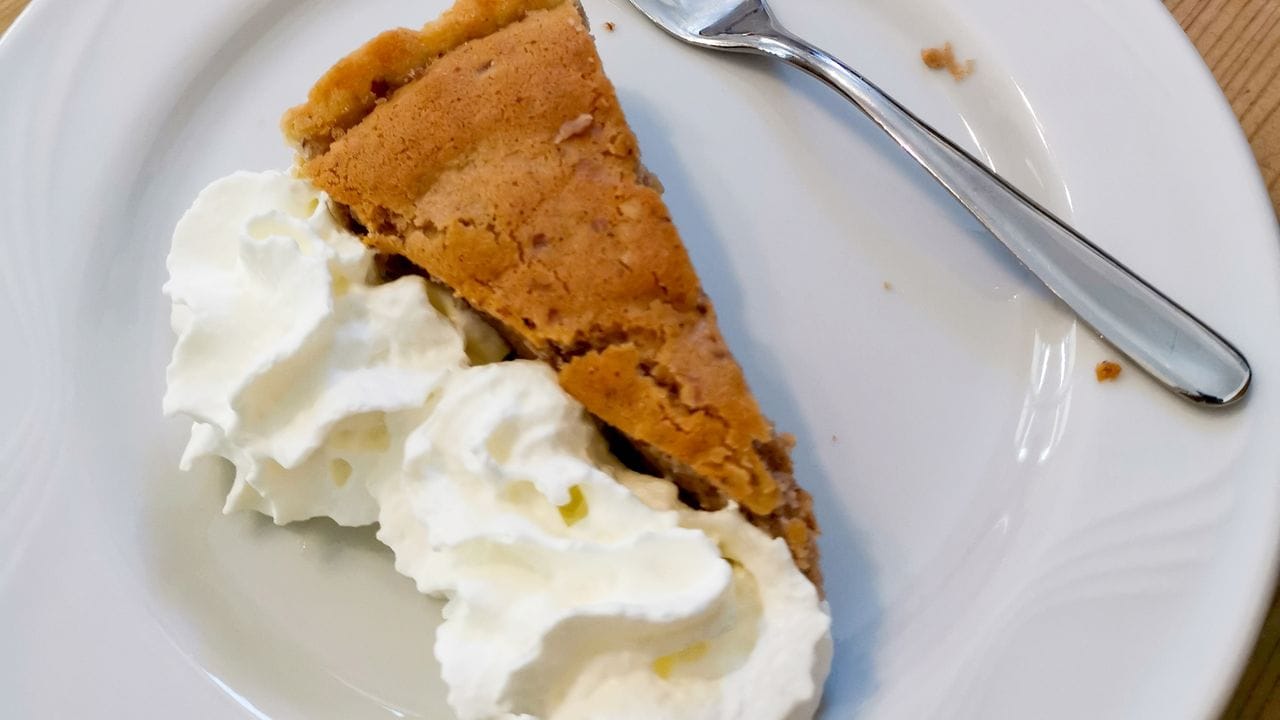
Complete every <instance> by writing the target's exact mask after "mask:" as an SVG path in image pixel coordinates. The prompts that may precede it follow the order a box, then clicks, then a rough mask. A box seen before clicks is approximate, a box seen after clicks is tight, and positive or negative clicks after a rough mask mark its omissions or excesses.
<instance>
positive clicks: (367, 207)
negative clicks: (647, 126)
mask: <svg viewBox="0 0 1280 720" xmlns="http://www.w3.org/2000/svg"><path fill="white" fill-rule="evenodd" d="M498 5H501V8H502V12H505V13H506V14H505V15H503V16H502V17H504V18H507V19H508V21H509V22H508V23H507V24H505V26H504V29H502V30H501V31H500V32H492V31H491V32H490V33H488V34H482V35H479V36H475V35H474V33H472V32H471V30H472V29H474V28H476V27H480V23H478V22H477V21H475V19H474V18H472V15H474V13H476V12H479V11H480V10H479V9H480V8H482V7H488V8H494V7H497V6H498ZM547 5H553V7H550V8H549V9H543V8H544V7H545V6H547ZM451 18H452V20H451ZM457 18H472V20H471V21H470V24H468V25H467V27H468V28H469V29H468V30H467V31H466V32H462V31H458V32H455V33H454V34H451V35H449V37H451V38H456V37H466V38H467V40H466V41H464V42H462V43H460V44H454V46H453V48H452V50H451V51H449V52H445V53H443V54H439V55H437V54H432V55H431V58H430V61H429V64H427V65H425V67H421V68H412V67H406V66H405V65H403V64H397V65H395V66H394V68H393V70H394V72H395V73H399V74H400V75H402V76H405V77H410V76H412V78H413V79H412V81H411V82H407V83H406V84H403V85H402V86H401V87H400V88H399V89H398V90H396V91H395V92H393V93H391V94H390V95H389V96H388V97H387V98H386V99H385V100H384V101H380V102H370V103H367V104H366V106H365V110H366V111H367V112H366V114H365V115H364V116H363V117H356V116H355V115H354V114H353V113H350V112H348V111H347V110H346V109H345V108H347V107H348V105H346V104H343V103H344V102H345V101H341V100H340V98H343V97H347V96H348V94H347V93H346V90H349V89H350V88H352V87H358V86H359V85H360V84H361V83H362V82H363V80H362V78H366V77H371V76H382V75H384V74H385V73H380V72H379V71H378V67H376V65H377V63H378V62H380V60H379V58H381V57H382V55H381V51H373V52H366V51H367V50H368V48H366V49H365V50H362V51H357V53H356V54H354V55H352V56H351V57H350V58H347V60H344V61H343V63H339V65H338V66H337V67H335V70H334V71H331V72H330V74H329V75H326V77H325V79H324V80H322V81H321V85H318V86H317V89H316V90H313V91H312V95H311V100H310V101H309V103H308V105H305V106H303V107H302V108H300V109H295V110H293V111H291V112H290V114H289V116H287V119H286V123H285V124H286V130H287V131H288V132H290V137H291V138H292V139H294V140H295V141H298V142H299V143H300V144H301V145H302V146H303V147H304V148H307V149H308V150H309V152H308V155H309V156H310V159H309V160H307V161H306V162H305V163H304V164H303V165H302V172H303V174H304V175H306V176H307V177H309V178H310V179H311V180H312V181H314V182H315V183H316V184H317V185H318V186H319V187H320V188H322V189H323V190H325V191H326V192H328V193H329V194H330V196H331V197H332V198H333V199H334V200H335V201H337V202H339V203H342V204H343V205H344V206H346V207H347V209H348V210H349V211H350V213H351V215H352V216H353V217H354V218H355V220H356V221H357V222H359V223H360V224H361V225H363V226H364V228H366V229H367V233H368V234H367V236H366V240H367V241H368V242H369V244H370V245H372V246H374V247H376V248H378V249H380V250H383V251H385V252H392V253H397V254H402V255H404V256H406V257H408V258H409V259H410V260H412V261H413V262H414V263H415V264H417V265H419V266H421V267H422V268H424V269H425V270H426V271H427V273H429V274H430V275H431V276H432V277H433V278H435V279H436V280H439V281H440V282H443V283H444V284H446V285H448V286H449V287H451V288H453V290H454V292H455V293H457V294H458V295H459V296H460V297H461V298H463V299H464V300H465V301H466V302H468V303H469V304H470V305H471V306H472V307H474V308H475V309H477V310H478V311H480V312H481V313H483V314H484V315H486V316H487V317H488V318H489V319H490V320H491V321H492V322H494V323H495V325H496V326H498V327H499V328H500V329H501V330H502V331H503V332H504V334H505V335H506V336H507V337H508V338H510V339H512V340H513V341H514V342H513V344H514V345H515V346H516V347H517V348H518V350H519V351H521V353H522V354H524V355H526V356H532V357H538V358H541V359H543V360H546V361H548V362H550V363H551V364H552V365H554V366H555V367H556V368H557V370H558V371H559V377H560V382H561V384H562V386H563V387H564V388H565V390H566V391H568V392H569V393H570V394H571V395H573V396H574V397H575V398H577V399H578V400H579V401H580V402H582V403H583V405H584V406H586V408H587V409H588V410H589V411H590V412H592V413H593V414H594V415H596V416H597V417H598V418H600V419H601V420H602V421H603V422H605V423H607V424H609V425H611V426H613V427H614V428H616V429H617V430H619V431H620V432H621V433H622V434H623V435H625V436H626V437H627V438H629V439H630V440H631V441H632V442H634V443H635V444H636V446H637V447H638V448H640V449H641V450H642V452H644V453H645V455H646V456H648V457H649V458H650V460H651V461H652V462H654V463H655V464H656V465H657V466H659V467H660V468H661V469H663V470H664V471H665V472H666V473H667V474H668V475H669V476H671V477H672V479H674V480H676V481H677V482H678V483H679V484H681V486H682V487H683V488H684V489H685V490H686V491H688V492H691V493H693V494H694V495H696V496H698V497H699V499H700V500H701V501H702V502H703V504H705V505H708V506H716V505H722V504H723V502H724V499H725V498H729V499H733V500H736V501H737V502H739V503H740V504H741V505H742V506H743V508H744V512H746V513H747V515H748V517H750V518H751V519H752V520H753V522H755V523H756V524H757V525H759V526H760V527H762V528H764V529H766V530H767V531H769V532H771V533H772V534H774V535H776V536H778V537H783V538H785V539H786V540H787V542H788V543H789V545H790V546H791V548H792V551H793V554H794V555H795V557H796V560H797V564H798V565H799V566H800V567H801V569H803V570H805V571H806V572H807V573H809V574H810V577H813V578H814V579H815V582H817V581H818V567H817V555H816V546H815V541H816V537H817V528H816V524H815V523H814V521H813V515H812V507H811V505H812V503H811V501H810V500H809V498H808V495H807V494H805V493H804V492H803V491H802V490H800V489H799V488H798V487H796V485H795V481H794V479H793V478H792V475H791V465H790V459H789V457H788V455H787V449H788V447H789V445H788V442H787V440H786V439H785V438H779V437H776V436H775V433H774V430H773V427H772V425H771V424H770V423H769V422H768V420H766V419H765V418H764V416H763V415H762V414H761V412H760V409H759V407H758V406H757V404H756V401H755V398H754V396H753V395H752V394H751V392H750V390H749V389H748V387H747V384H746V380H745V378H744V377H743V374H742V370H741V368H740V367H739V366H738V364H737V362H736V361H735V360H734V359H733V357H732V355H731V354H730V352H729V350H728V348H727V347H726V346H725V343H724V340H723V338H722V336H721V334H720V331H719V329H718V327H717V325H716V318H715V313H714V310H713V309H712V307H711V303H710V302H709V301H708V300H707V298H706V296H705V295H704V294H703V291H702V287H701V285H700V283H699V281H698V278H697V275H696V273H695V272H694V269H693V265H692V263H691V262H690V261H689V257H688V255H687V253H686V251H685V248H684V245H683V243H682V242H681V240H680V237H679V235H678V234H677V232H676V229H675V226H674V225H673V224H672V222H671V219H670V216H669V213H668V211H667V208H666V205H665V204H664V203H663V202H662V198H661V197H660V195H659V194H658V191H657V190H655V188H654V184H652V181H651V179H650V178H649V177H648V176H647V174H645V173H643V172H642V171H641V169H640V165H639V151H638V148H637V145H636V140H635V137H634V135H633V134H632V133H631V131H630V129H629V127H628V126H627V124H626V120H625V118H624V117H623V114H622V110H621V108H620V107H619V105H618V101H617V97H616V95H615V93H614V90H613V87H612V85H611V84H610V83H609V81H608V79H607V78H606V77H605V76H604V73H603V70H602V68H601V66H600V60H599V57H598V56H597V54H596V50H595V45H594V43H593V42H592V40H591V37H590V35H589V34H588V33H587V31H586V28H585V26H584V24H583V20H582V18H581V17H580V16H579V14H578V12H577V10H576V8H575V7H574V6H573V5H571V4H568V3H563V4H556V3H552V2H546V1H545V0H528V1H527V2H520V0H507V1H506V2H501V3H498V2H494V1H493V0H488V1H482V0H463V2H462V3H460V4H459V5H458V6H457V7H455V9H454V10H452V11H450V13H449V14H447V15H446V16H445V17H444V18H442V19H441V20H440V21H437V22H436V23H433V24H432V25H429V26H428V30H431V31H432V32H433V33H435V34H436V35H440V34H441V33H442V32H443V31H442V30H440V28H441V27H443V26H445V25H448V23H446V21H450V22H455V21H457ZM451 27H453V26H451ZM433 28H434V29H433ZM455 29H456V28H455ZM386 37H387V35H385V34H384V35H383V36H380V37H379V38H377V39H375V40H374V41H373V43H372V44H373V45H378V44H384V43H387V42H388V41H386V40H384V38H386ZM433 37H434V36H433ZM396 42H398V43H401V44H407V45H411V46H412V45H414V43H413V42H408V41H401V40H397V41H396ZM429 44H431V45H432V47H440V46H441V45H440V43H439V41H438V39H433V40H431V41H430V43H429ZM390 56H391V57H393V58H394V59H395V61H396V62H397V63H398V62H401V60H403V59H404V58H406V57H410V55H407V54H400V53H392V54H391V55H390ZM361 64H373V65H375V67H371V68H365V69H361V68H359V67H358V66H359V65H361ZM351 78H356V79H355V80H351V81H350V82H348V81H349V80H350V79H351ZM353 83H354V84H353ZM322 86H324V87H327V88H333V87H339V88H345V89H344V90H342V91H339V92H338V93H337V97H339V100H333V97H331V96H330V93H331V90H329V89H324V88H322ZM362 97H363V96H362ZM331 100H332V101H333V102H330V101H331ZM335 103H336V104H335ZM313 105H314V107H313ZM334 107H337V108H339V110H338V111H336V112H335V111H334V110H333V109H332V108H334ZM301 118H307V119H308V120H307V121H306V122H305V123H303V122H296V121H297V120H299V119H301ZM316 118H321V119H322V121H321V122H320V123H319V125H316V124H315V122H313V121H314V120H315V119H316ZM325 118H327V120H323V119H325ZM325 123H329V125H328V126H327V127H321V126H323V125H325ZM330 128H331V129H332V130H333V132H330V130H329V129H330ZM317 138H320V139H321V140H319V141H317V140H316V139H317Z"/></svg>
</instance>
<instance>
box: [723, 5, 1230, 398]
mask: <svg viewBox="0 0 1280 720" xmlns="http://www.w3.org/2000/svg"><path fill="white" fill-rule="evenodd" d="M740 21H742V22H741V23H740V24H739V25H738V27H737V28H735V29H734V30H735V35H738V37H739V39H741V40H743V41H744V42H746V43H747V45H748V46H749V47H750V48H751V49H753V50H755V51H756V52H759V53H763V54H766V55H771V56H773V57H776V58H779V59H782V60H785V61H787V62H788V63H790V64H792V65H795V66H796V67H799V68H800V69H802V70H804V71H806V72H808V73H809V74H811V75H814V76H816V77H817V78H819V79H820V80H822V81H824V82H826V83H827V84H828V85H830V86H831V87H832V88H834V89H835V90H837V91H838V92H839V93H840V94H841V95H844V96H845V97H846V98H848V99H849V100H850V101H852V102H853V104H854V105H857V106H858V108H859V109H860V110H862V111H863V112H864V113H866V114H867V115H868V116H869V117H870V118H871V119H872V120H873V121H875V123H876V124H877V125H879V126H880V128H881V129H883V130H884V131H885V132H887V133H888V134H889V135H890V137H892V138H893V139H894V140H895V141H896V142H897V143H898V144H899V145H901V146H902V149H904V150H906V151H907V152H908V153H909V154H910V155H911V156H912V157H913V158H915V159H916V161H917V162H919V163H920V165H922V166H923V167H924V169H925V170H927V171H929V174H930V175H932V176H933V177H934V178H935V179H937V181H938V182H939V183H941V184H942V186H943V187H945V188H946V189H947V190H948V191H949V192H950V193H951V194H952V195H954V196H955V198H956V199H957V200H959V201H960V202H961V203H962V204H963V205H964V206H965V207H966V208H968V209H969V212H971V213H973V216H974V217H976V218H977V219H978V221H979V222H981V223H982V224H983V225H985V226H986V228H987V229H988V230H990V231H991V234H993V235H995V236H996V238H998V239H999V240H1000V241H1001V242H1002V243H1004V244H1005V246H1006V247H1008V248H1009V250H1011V251H1012V252H1013V254H1014V256H1016V257H1017V258H1018V260H1019V261H1020V262H1021V263H1022V264H1023V265H1025V266H1026V267H1027V268H1028V269H1029V270H1030V271H1031V272H1033V273H1035V274H1036V275H1037V276H1038V277H1039V278H1040V279H1041V280H1042V281H1043V282H1044V284H1045V285H1047V286H1048V287H1049V289H1050V290H1051V291H1053V293H1054V294H1056V295H1057V296H1058V297H1059V298H1061V299H1062V300H1063V301H1064V302H1065V303H1066V304H1067V305H1068V306H1070V307H1071V309H1072V310H1074V311H1075V312H1076V314H1077V315H1079V316H1080V318H1081V319H1082V320H1084V321H1085V322H1086V323H1088V324H1089V325H1090V326H1092V327H1093V329H1094V330H1096V331H1097V332H1098V333H1100V334H1101V335H1102V336H1103V337H1104V338H1106V339H1107V340H1108V341H1109V342H1110V343H1111V344H1112V345H1114V346H1115V347H1116V348H1117V349H1119V350H1120V351H1121V352H1123V353H1124V354H1125V355H1127V356H1129V358H1130V359H1131V360H1132V361H1133V362H1134V363H1136V364H1137V365H1138V366H1140V367H1141V368H1142V369H1143V370H1145V371H1146V372H1147V373H1149V374H1150V375H1151V376H1152V377H1154V378H1155V379H1156V380H1158V381H1159V382H1161V383H1162V384H1164V385H1165V386H1166V387H1168V388H1169V389H1171V390H1173V391H1174V392H1176V393H1178V394H1179V395H1182V396H1183V397H1185V398H1188V399H1190V400H1192V401H1194V402H1197V403H1202V404H1205V405H1218V406H1221V405H1229V404H1231V403H1233V402H1235V401H1237V400H1239V399H1240V398H1241V397H1243V396H1244V394H1245V392H1246V391H1247V389H1248V387H1249V381H1250V377H1251V371H1250V369H1249V364H1248V362H1247V361H1246V360H1245V358H1244V356H1242V355H1241V354H1240V352H1239V351H1237V350H1236V349H1235V348H1234V347H1232V345H1231V344H1230V343H1229V342H1227V341H1226V340H1225V339H1223V338H1222V337H1221V336H1219V335H1218V334H1217V333H1215V332H1214V331H1213V330H1211V329H1210V328H1209V327H1207V326H1206V325H1205V324H1204V323H1202V322H1200V321H1199V320H1197V319H1196V318H1195V317H1194V316H1193V315H1191V313H1189V312H1187V311H1186V310H1184V309H1183V308H1182V307H1180V306H1179V305H1178V304H1177V303H1175V302H1173V301H1172V300H1170V299H1169V298H1168V297H1165V296H1164V295H1163V294H1161V293H1160V291H1158V290H1156V289H1155V288H1154V287H1152V286H1151V285H1149V284H1147V283H1146V282H1145V281H1143V280H1142V279H1141V278H1139V277H1138V276H1137V275H1135V274H1134V273H1133V272H1131V271H1130V270H1129V269H1128V268H1126V267H1125V266H1124V265H1122V264H1120V263H1119V262H1118V261H1116V260H1115V259H1114V258H1112V257H1111V256H1110V255H1108V254H1107V253H1105V252H1103V251H1102V249H1100V248H1099V247H1098V246H1096V245H1094V244H1093V243H1091V242H1089V240H1087V239H1086V238H1085V237H1084V236H1083V235H1081V234H1080V233H1078V232H1076V231H1075V230H1073V229H1072V228H1071V227H1070V226H1068V225H1067V224H1066V223H1064V222H1063V221H1061V220H1059V219H1058V218H1056V217H1054V215H1053V214H1052V213H1050V212H1049V211H1048V210H1046V209H1044V208H1043V207H1041V206H1040V205H1039V204H1037V203H1036V202H1035V201H1034V200H1032V199H1031V198H1029V197H1027V196H1026V195H1024V194H1023V193H1022V192H1021V191H1019V190H1018V189H1017V188H1015V187H1014V186H1013V185H1011V184H1010V183H1008V182H1007V181H1006V180H1004V178H1002V177H1000V176H999V175H997V174H996V173H994V172H992V171H991V170H989V169H988V168H987V167H986V166H985V165H983V164H982V163H981V162H979V161H978V160H976V159H975V158H974V157H973V156H972V155H970V154H969V153H967V152H965V151H964V150H963V149H961V148H960V147H958V146H957V145H956V144H955V143H953V142H951V141H950V140H948V139H947V138H945V137H943V136H942V134H941V133H939V132H938V131H937V130H934V129H933V128H932V127H930V126H929V125H928V124H927V123H925V122H924V121H922V120H921V119H920V118H918V117H916V116H915V115H913V114H912V113H911V112H910V111H909V110H907V109H906V108H904V107H902V105H900V104H898V102H897V101H895V100H894V99H893V98H891V97H889V96H888V95H886V94H885V93H884V92H883V91H882V90H880V88H878V87H876V86H875V85H874V84H873V83H871V82H870V81H869V80H867V79H866V78H864V77H862V76H861V75H859V74H858V73H857V71H855V70H853V69H852V68H850V67H849V66H847V65H845V64H844V63H842V62H840V61H839V60H838V59H836V58H835V57H832V56H831V55H830V54H828V53H826V52H824V51H822V50H821V49H819V48H816V47H814V46H812V45H810V44H808V43H806V42H805V41H803V40H801V39H799V38H797V37H795V36H793V35H791V34H790V33H788V32H786V31H785V30H783V29H781V28H780V27H778V26H777V25H776V24H774V23H772V22H771V21H770V19H769V18H767V17H766V16H765V15H763V14H761V15H755V16H753V17H746V18H740ZM752 23H755V24H756V25H757V26H756V27H752V26H751V25H752Z"/></svg>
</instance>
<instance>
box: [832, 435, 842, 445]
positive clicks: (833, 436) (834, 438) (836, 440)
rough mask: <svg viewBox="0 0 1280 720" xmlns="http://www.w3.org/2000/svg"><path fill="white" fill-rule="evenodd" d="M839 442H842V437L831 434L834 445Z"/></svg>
mask: <svg viewBox="0 0 1280 720" xmlns="http://www.w3.org/2000/svg"><path fill="white" fill-rule="evenodd" d="M838 442H840V438H838V437H836V436H835V435H832V436H831V443H832V444H833V445H834V444H836V443H838Z"/></svg>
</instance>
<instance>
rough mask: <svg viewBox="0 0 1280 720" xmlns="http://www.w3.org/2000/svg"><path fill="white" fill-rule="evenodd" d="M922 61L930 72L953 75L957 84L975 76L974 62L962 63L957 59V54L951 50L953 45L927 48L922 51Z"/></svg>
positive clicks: (966, 61) (947, 44)
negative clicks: (943, 72)
mask: <svg viewBox="0 0 1280 720" xmlns="http://www.w3.org/2000/svg"><path fill="white" fill-rule="evenodd" d="M920 59H921V60H923V61H924V64H925V67H927V68H929V69H930V70H946V71H947V72H949V73H951V77H952V78H954V79H955V81H956V82H960V81H961V80H963V79H965V78H967V77H969V76H970V75H972V74H973V66H974V62H973V60H971V59H970V60H965V61H964V62H960V61H959V60H957V59H956V53H955V51H954V50H953V49H952V48H951V43H949V42H948V43H943V45H942V47H940V48H936V47H933V48H925V49H923V50H921V51H920Z"/></svg>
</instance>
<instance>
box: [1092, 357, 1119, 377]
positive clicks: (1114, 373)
mask: <svg viewBox="0 0 1280 720" xmlns="http://www.w3.org/2000/svg"><path fill="white" fill-rule="evenodd" d="M1122 369H1123V368H1121V367H1120V363H1114V362H1111V361H1110V360H1103V361H1102V362H1100V363H1098V367H1096V368H1094V369H1093V374H1094V375H1095V376H1097V378H1098V382H1110V381H1112V380H1115V379H1116V378H1118V377H1120V371H1121V370H1122Z"/></svg>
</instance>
